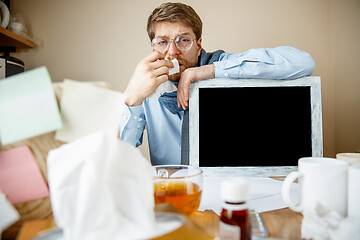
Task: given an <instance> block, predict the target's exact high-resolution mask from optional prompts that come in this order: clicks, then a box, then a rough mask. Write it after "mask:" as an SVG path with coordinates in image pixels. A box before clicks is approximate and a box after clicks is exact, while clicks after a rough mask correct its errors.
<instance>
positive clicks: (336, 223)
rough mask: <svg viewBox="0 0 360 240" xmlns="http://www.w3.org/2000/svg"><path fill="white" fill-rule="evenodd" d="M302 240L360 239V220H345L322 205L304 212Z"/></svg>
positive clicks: (353, 218)
mask: <svg viewBox="0 0 360 240" xmlns="http://www.w3.org/2000/svg"><path fill="white" fill-rule="evenodd" d="M303 216H304V218H303V220H302V224H301V238H304V239H313V240H342V239H347V240H349V239H350V240H351V239H354V240H355V239H360V218H356V217H352V218H351V219H350V218H344V217H343V216H341V215H340V214H339V213H338V212H336V211H332V210H330V209H328V208H326V207H324V206H323V205H321V204H320V203H318V204H317V205H316V207H315V208H311V209H305V210H304V211H303Z"/></svg>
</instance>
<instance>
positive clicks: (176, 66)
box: [169, 58, 180, 76]
mask: <svg viewBox="0 0 360 240" xmlns="http://www.w3.org/2000/svg"><path fill="white" fill-rule="evenodd" d="M171 62H172V63H173V64H174V67H173V68H169V76H170V75H173V74H176V73H178V72H180V67H179V62H178V60H177V59H176V58H174V59H173V60H171Z"/></svg>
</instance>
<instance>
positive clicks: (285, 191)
mask: <svg viewBox="0 0 360 240" xmlns="http://www.w3.org/2000/svg"><path fill="white" fill-rule="evenodd" d="M301 175H302V174H301V173H300V172H291V173H290V174H289V175H288V176H287V177H286V178H285V180H284V183H283V185H282V189H281V195H282V198H283V200H284V202H285V203H286V204H287V205H288V206H289V208H290V209H291V210H293V211H295V212H302V211H303V206H302V204H301V202H300V204H299V205H298V206H295V205H294V204H293V202H292V201H291V198H290V188H291V184H292V183H293V182H294V181H295V180H296V179H297V178H299V177H300V176H301ZM300 194H301V192H300ZM300 199H301V198H300Z"/></svg>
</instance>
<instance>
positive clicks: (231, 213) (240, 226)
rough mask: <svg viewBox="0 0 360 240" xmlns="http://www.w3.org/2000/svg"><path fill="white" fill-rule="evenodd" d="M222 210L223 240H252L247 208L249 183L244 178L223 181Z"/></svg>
mask: <svg viewBox="0 0 360 240" xmlns="http://www.w3.org/2000/svg"><path fill="white" fill-rule="evenodd" d="M221 198H222V200H223V203H222V212H221V216H220V223H219V232H220V239H221V240H239V239H241V240H250V239H251V219H250V215H249V212H248V208H247V204H246V202H247V200H248V184H247V182H246V181H245V180H243V179H236V180H226V181H223V182H222V183H221Z"/></svg>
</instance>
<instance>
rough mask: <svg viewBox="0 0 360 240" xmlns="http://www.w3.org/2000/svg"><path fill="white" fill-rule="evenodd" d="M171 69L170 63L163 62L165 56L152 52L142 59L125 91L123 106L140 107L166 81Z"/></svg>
mask: <svg viewBox="0 0 360 240" xmlns="http://www.w3.org/2000/svg"><path fill="white" fill-rule="evenodd" d="M173 67H174V65H173V64H172V63H171V62H170V61H168V60H165V55H164V54H162V53H159V52H152V53H151V54H149V55H148V56H147V57H145V58H144V59H142V60H141V61H140V62H139V63H138V65H137V66H136V69H135V72H134V74H133V75H132V77H131V79H130V82H129V84H128V86H127V87H126V89H125V92H124V95H125V104H126V105H128V106H130V107H132V106H138V105H141V103H142V102H143V101H144V100H145V98H147V97H148V96H150V95H151V94H152V93H153V92H154V91H155V90H156V88H157V87H158V86H159V85H160V84H161V83H164V82H166V81H167V80H168V78H169V68H173Z"/></svg>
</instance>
